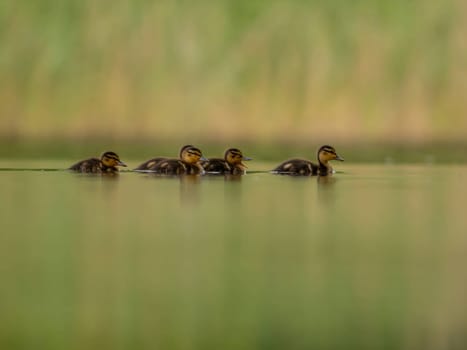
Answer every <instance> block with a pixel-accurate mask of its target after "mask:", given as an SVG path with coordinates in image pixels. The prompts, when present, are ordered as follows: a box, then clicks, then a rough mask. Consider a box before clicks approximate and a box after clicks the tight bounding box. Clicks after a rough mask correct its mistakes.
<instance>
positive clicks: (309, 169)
mask: <svg viewBox="0 0 467 350" xmlns="http://www.w3.org/2000/svg"><path fill="white" fill-rule="evenodd" d="M330 160H340V161H343V160H344V158H342V157H340V156H339V155H338V154H337V153H336V150H335V149H334V147H332V146H328V145H325V146H321V147H320V149H319V150H318V163H319V164H315V163H312V162H310V161H308V160H305V159H290V160H286V161H285V162H283V163H281V164H279V165H278V166H277V167H276V168H275V169H274V170H272V171H273V172H274V173H277V174H288V175H308V176H309V175H321V176H325V175H328V174H332V173H333V172H334V170H333V169H332V167H331V165H330V164H329V161H330Z"/></svg>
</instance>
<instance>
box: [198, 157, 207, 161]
mask: <svg viewBox="0 0 467 350" xmlns="http://www.w3.org/2000/svg"><path fill="white" fill-rule="evenodd" d="M199 160H201V161H203V162H207V161H208V160H209V159H207V158H206V157H201V158H200V159H199Z"/></svg>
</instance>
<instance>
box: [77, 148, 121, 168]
mask: <svg viewBox="0 0 467 350" xmlns="http://www.w3.org/2000/svg"><path fill="white" fill-rule="evenodd" d="M118 166H125V167H126V166H127V165H126V164H125V163H123V162H122V161H121V160H120V157H119V156H118V155H117V154H116V153H115V152H104V153H102V156H101V158H100V159H99V158H90V159H85V160H82V161H79V162H78V163H76V164H73V165H72V166H71V167H70V168H69V169H70V170H73V171H77V172H80V173H115V172H118V168H117V167H118Z"/></svg>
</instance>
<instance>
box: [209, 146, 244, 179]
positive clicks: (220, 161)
mask: <svg viewBox="0 0 467 350" xmlns="http://www.w3.org/2000/svg"><path fill="white" fill-rule="evenodd" d="M248 160H251V158H248V157H245V156H244V155H243V153H242V152H241V151H240V150H239V149H238V148H229V149H228V150H226V151H225V153H224V158H209V160H207V161H204V162H202V166H203V168H204V170H205V171H206V172H208V173H217V174H232V175H243V174H245V172H246V169H247V166H246V165H245V164H244V163H243V161H248Z"/></svg>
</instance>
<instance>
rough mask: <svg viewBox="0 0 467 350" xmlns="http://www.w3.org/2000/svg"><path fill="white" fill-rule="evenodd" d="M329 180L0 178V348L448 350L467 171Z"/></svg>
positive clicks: (458, 303) (407, 169) (350, 173)
mask: <svg viewBox="0 0 467 350" xmlns="http://www.w3.org/2000/svg"><path fill="white" fill-rule="evenodd" d="M41 164H42V165H43V164H46V166H45V167H44V168H46V169H54V168H63V167H64V166H63V163H61V162H56V161H53V162H52V161H51V162H45V163H44V162H42V163H41ZM67 164H68V163H67ZM70 164H71V162H70ZM273 165H274V164H261V165H253V164H252V170H255V169H256V168H255V167H257V169H269V168H272V166H273ZM0 167H1V168H37V166H36V164H35V163H31V162H14V161H11V162H5V161H4V162H0ZM336 168H337V169H338V170H339V172H338V173H337V174H335V175H334V176H332V177H328V178H315V177H314V178H296V177H288V176H277V175H271V174H268V173H251V174H248V175H246V176H243V177H239V178H224V177H216V176H204V177H182V178H163V177H155V176H151V175H146V174H136V173H122V174H120V175H119V176H115V177H109V176H89V175H77V174H71V173H68V172H66V171H13V170H9V171H0V195H1V200H0V222H1V225H2V226H1V227H2V230H1V234H0V282H1V288H0V310H1V313H0V348H2V349H336V348H340V349H464V348H465V345H466V343H467V336H466V333H465V330H466V328H467V313H466V311H467V310H466V309H467V306H466V303H465V295H467V278H466V277H465V276H466V275H465V266H466V263H467V254H466V252H467V234H466V233H467V217H466V215H465V201H466V198H467V182H466V181H465V179H466V178H467V166H452V165H378V164H371V165H369V164H359V165H352V164H349V163H343V164H341V163H339V164H336Z"/></svg>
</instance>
